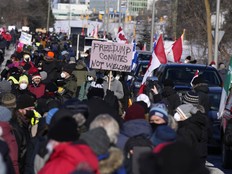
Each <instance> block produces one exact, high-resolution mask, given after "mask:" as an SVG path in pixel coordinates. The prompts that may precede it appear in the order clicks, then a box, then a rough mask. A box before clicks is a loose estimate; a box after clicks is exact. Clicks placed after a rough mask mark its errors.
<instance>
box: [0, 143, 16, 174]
mask: <svg viewBox="0 0 232 174" xmlns="http://www.w3.org/2000/svg"><path fill="white" fill-rule="evenodd" d="M9 153H10V149H9V147H8V145H7V143H6V142H4V141H3V140H1V139H0V155H2V158H3V160H4V163H5V165H6V173H7V174H8V173H9V174H15V171H14V168H13V164H12V161H11V158H10V156H9ZM0 172H1V168H0Z"/></svg>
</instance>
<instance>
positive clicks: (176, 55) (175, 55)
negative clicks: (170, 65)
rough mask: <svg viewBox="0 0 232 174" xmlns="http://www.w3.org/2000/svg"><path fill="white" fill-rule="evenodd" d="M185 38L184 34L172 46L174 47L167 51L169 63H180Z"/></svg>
mask: <svg viewBox="0 0 232 174" xmlns="http://www.w3.org/2000/svg"><path fill="white" fill-rule="evenodd" d="M183 38H184V33H183V34H182V35H181V37H180V38H178V39H177V40H176V41H175V42H174V43H173V44H172V47H171V48H170V49H168V50H167V57H168V60H169V61H171V62H177V63H179V62H180V59H181V55H182V52H183Z"/></svg>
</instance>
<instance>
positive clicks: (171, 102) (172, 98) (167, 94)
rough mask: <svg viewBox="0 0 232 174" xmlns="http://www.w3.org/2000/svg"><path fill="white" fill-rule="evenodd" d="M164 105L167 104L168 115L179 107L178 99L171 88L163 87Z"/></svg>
mask: <svg viewBox="0 0 232 174" xmlns="http://www.w3.org/2000/svg"><path fill="white" fill-rule="evenodd" d="M162 96H163V99H162V100H163V101H164V103H167V106H168V113H169V114H170V115H173V114H174V111H175V109H176V108H177V107H178V106H179V105H181V101H180V97H179V95H178V94H177V92H176V91H175V89H173V88H172V87H164V91H163V93H162Z"/></svg>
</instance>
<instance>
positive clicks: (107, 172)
mask: <svg viewBox="0 0 232 174" xmlns="http://www.w3.org/2000/svg"><path fill="white" fill-rule="evenodd" d="M98 160H99V170H100V173H101V174H126V170H125V168H124V166H123V161H124V156H123V153H122V151H121V150H120V149H118V148H115V147H111V148H110V149H109V152H108V153H107V154H103V155H99V156H98Z"/></svg>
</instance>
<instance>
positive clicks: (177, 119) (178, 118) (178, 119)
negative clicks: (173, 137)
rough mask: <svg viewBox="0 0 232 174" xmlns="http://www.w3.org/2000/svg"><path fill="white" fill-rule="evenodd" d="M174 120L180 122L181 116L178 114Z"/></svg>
mask: <svg viewBox="0 0 232 174" xmlns="http://www.w3.org/2000/svg"><path fill="white" fill-rule="evenodd" d="M174 119H175V120H176V121H180V115H179V114H178V113H177V112H176V113H175V114H174Z"/></svg>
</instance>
